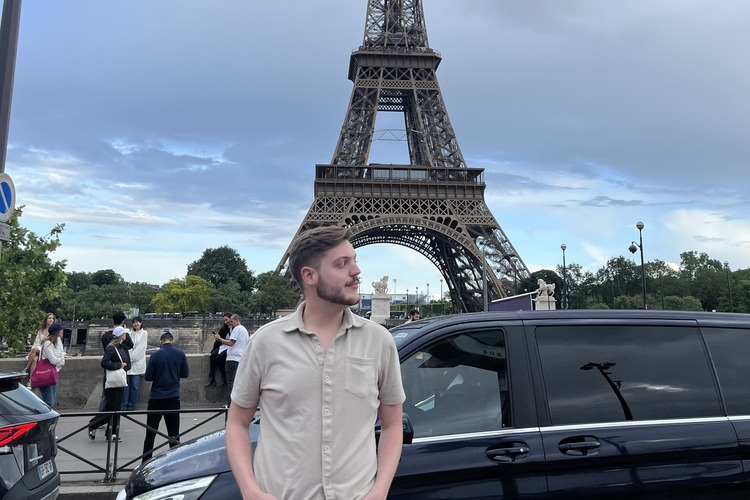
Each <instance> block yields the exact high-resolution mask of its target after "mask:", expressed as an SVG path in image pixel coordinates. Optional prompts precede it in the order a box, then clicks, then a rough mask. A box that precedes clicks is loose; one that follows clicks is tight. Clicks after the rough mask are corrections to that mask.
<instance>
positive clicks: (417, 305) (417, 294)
mask: <svg viewBox="0 0 750 500" xmlns="http://www.w3.org/2000/svg"><path fill="white" fill-rule="evenodd" d="M415 288H416V289H417V291H416V292H414V309H419V287H418V286H417V287H415Z"/></svg>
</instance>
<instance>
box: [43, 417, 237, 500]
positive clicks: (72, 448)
mask: <svg viewBox="0 0 750 500" xmlns="http://www.w3.org/2000/svg"><path fill="white" fill-rule="evenodd" d="M190 410H191V409H190V408H184V409H183V411H184V413H182V414H181V417H180V431H181V432H185V431H187V430H188V429H190V428H192V427H194V426H196V425H198V424H200V423H201V422H203V421H205V420H207V419H209V418H210V417H212V416H214V415H215V414H213V413H191V412H190ZM217 410H218V409H217ZM70 413H75V412H63V413H62V414H61V415H62V416H61V418H60V419H59V421H58V424H57V428H56V431H55V433H56V434H57V436H58V453H57V458H56V460H55V462H56V463H57V468H58V470H59V471H60V473H61V481H62V485H61V492H60V497H59V498H60V499H97V500H98V499H115V498H116V497H117V493H118V492H119V491H120V490H121V489H122V487H123V485H124V484H125V481H126V480H127V478H128V477H129V476H130V473H131V472H132V470H133V469H135V468H136V467H138V466H139V465H140V463H141V460H140V459H139V458H138V457H139V456H140V455H141V453H142V451H143V440H144V438H145V435H146V429H145V427H142V426H141V425H139V424H138V423H137V422H140V423H143V424H145V422H146V415H145V414H138V412H133V413H131V414H130V417H129V418H128V417H125V416H124V414H123V416H122V417H121V421H120V436H121V438H122V442H120V443H118V444H117V467H118V468H121V467H125V469H126V470H125V471H120V472H118V473H117V475H116V478H115V481H114V482H107V483H105V482H104V479H105V473H104V471H100V470H97V468H101V469H105V468H106V462H107V441H106V440H105V438H104V428H101V429H99V430H98V431H97V433H96V438H95V439H94V440H93V441H92V440H91V439H89V436H88V433H87V424H88V421H89V419H90V418H91V417H90V416H79V415H69V414H70ZM66 414H68V415H69V416H66ZM130 418H132V419H133V420H135V421H133V420H130ZM223 428H224V416H223V415H218V416H215V417H214V418H213V419H212V420H210V421H208V422H206V423H204V424H202V425H200V426H199V427H198V428H196V429H194V430H192V431H190V432H188V433H187V434H186V435H184V436H183V437H182V438H181V440H182V442H185V441H188V440H190V439H193V438H195V437H199V436H203V435H205V434H209V433H211V432H214V431H217V430H221V429H223ZM159 430H160V431H161V432H164V433H166V426H165V425H164V421H163V420H162V422H161V425H160V427H159ZM165 442H166V439H165V438H163V437H161V436H158V435H157V437H156V442H155V443H154V448H156V447H158V446H159V445H160V444H162V443H165ZM168 449H169V447H168V446H164V447H163V448H160V449H158V450H156V451H155V452H154V456H156V455H158V454H160V453H163V452H164V451H166V450H168ZM114 453H115V446H114V444H112V446H111V447H110V461H112V460H113V459H114ZM76 455H77V456H78V457H81V458H78V457H76ZM82 459H83V460H82ZM84 460H86V461H88V462H90V463H87V462H86V461H84ZM131 462H132V463H131ZM92 464H93V465H92ZM72 472H76V473H75V474H73V473H72Z"/></svg>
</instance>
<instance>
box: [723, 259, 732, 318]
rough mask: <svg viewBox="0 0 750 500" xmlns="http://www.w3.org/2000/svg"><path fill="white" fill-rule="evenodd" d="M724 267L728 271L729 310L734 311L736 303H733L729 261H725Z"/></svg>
mask: <svg viewBox="0 0 750 500" xmlns="http://www.w3.org/2000/svg"><path fill="white" fill-rule="evenodd" d="M724 269H725V270H726V272H727V290H729V310H730V311H731V312H734V304H733V303H732V282H731V281H730V280H729V262H727V261H726V260H725V261H724Z"/></svg>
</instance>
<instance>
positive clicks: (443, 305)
mask: <svg viewBox="0 0 750 500" xmlns="http://www.w3.org/2000/svg"><path fill="white" fill-rule="evenodd" d="M440 314H441V315H443V316H444V315H445V299H444V298H443V278H440Z"/></svg>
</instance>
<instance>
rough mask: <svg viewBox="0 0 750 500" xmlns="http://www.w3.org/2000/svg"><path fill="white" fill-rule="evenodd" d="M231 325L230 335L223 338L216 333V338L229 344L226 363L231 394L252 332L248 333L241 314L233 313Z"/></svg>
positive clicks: (229, 392) (228, 389)
mask: <svg viewBox="0 0 750 500" xmlns="http://www.w3.org/2000/svg"><path fill="white" fill-rule="evenodd" d="M229 326H230V327H231V328H232V331H231V332H230V333H229V337H227V338H225V339H222V338H221V337H220V336H219V334H217V333H214V339H216V340H218V341H219V342H221V343H222V344H224V345H226V346H227V361H226V364H225V367H226V371H227V394H230V395H231V394H232V387H233V386H234V378H235V376H236V375H237V367H238V366H239V364H240V359H242V354H243V353H244V352H245V347H246V346H247V342H248V340H249V338H250V334H248V333H247V328H245V327H244V326H242V322H241V321H240V316H239V314H232V317H231V318H230V319H229Z"/></svg>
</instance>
